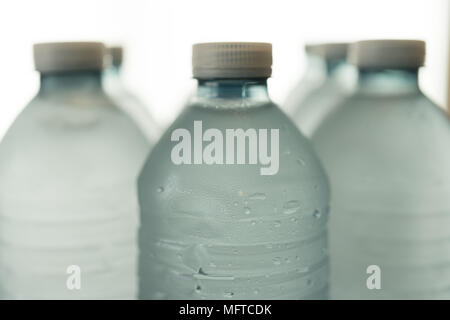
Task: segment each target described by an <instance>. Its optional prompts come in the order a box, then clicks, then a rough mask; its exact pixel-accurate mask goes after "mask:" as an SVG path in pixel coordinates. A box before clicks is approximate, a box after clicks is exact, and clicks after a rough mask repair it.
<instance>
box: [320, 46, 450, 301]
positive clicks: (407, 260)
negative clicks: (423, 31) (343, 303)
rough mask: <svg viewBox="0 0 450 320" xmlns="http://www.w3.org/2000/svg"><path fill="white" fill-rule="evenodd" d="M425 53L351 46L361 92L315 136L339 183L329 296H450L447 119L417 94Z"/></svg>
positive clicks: (418, 48)
mask: <svg viewBox="0 0 450 320" xmlns="http://www.w3.org/2000/svg"><path fill="white" fill-rule="evenodd" d="M424 55H425V44H424V42H422V41H412V40H403V41H402V40H377V41H362V42H358V43H356V44H354V45H352V46H351V49H350V60H351V61H352V62H353V63H354V64H355V65H356V66H358V68H359V84H358V89H357V91H356V92H355V94H354V95H352V96H351V97H350V98H349V99H348V100H347V101H346V102H345V103H343V104H342V105H340V106H339V107H338V108H337V109H336V110H335V111H334V112H333V113H332V114H331V115H329V116H328V117H327V118H326V119H325V120H324V121H323V123H321V124H320V126H319V127H318V129H317V131H316V132H315V133H314V135H313V142H314V145H315V148H316V150H317V152H318V153H319V155H320V157H321V159H322V161H323V162H324V164H325V168H326V169H327V172H328V174H329V175H330V179H331V187H332V201H331V208H332V210H331V218H330V226H329V234H330V259H331V297H332V298H337V299H345V298H351V299H409V298H411V299H434V298H436V299H438V298H439V299H440V298H446V299H447V298H450V290H449V287H450V264H449V262H450V256H449V255H448V254H447V253H448V249H449V242H448V239H449V237H450V214H449V210H450V197H449V194H450V170H445V169H444V170H443V168H447V167H448V164H449V163H450V143H449V141H450V123H449V120H448V118H447V117H446V115H445V113H444V112H443V110H441V109H440V108H439V107H437V106H436V105H434V104H433V103H432V102H431V101H430V100H429V99H428V98H426V97H425V96H424V95H423V94H422V92H421V91H420V89H419V86H418V69H419V68H420V67H421V66H422V65H423V61H424ZM371 266H372V267H371ZM373 266H374V267H373ZM378 268H379V269H378ZM378 281H380V282H378ZM378 285H381V289H378Z"/></svg>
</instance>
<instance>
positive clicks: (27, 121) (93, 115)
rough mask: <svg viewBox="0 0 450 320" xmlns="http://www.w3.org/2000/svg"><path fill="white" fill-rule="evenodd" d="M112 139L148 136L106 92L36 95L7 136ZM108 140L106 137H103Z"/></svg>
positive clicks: (57, 138)
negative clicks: (75, 94)
mask: <svg viewBox="0 0 450 320" xmlns="http://www.w3.org/2000/svg"><path fill="white" fill-rule="evenodd" d="M39 139H41V140H46V141H52V140H58V141H59V140H61V139H62V140H65V141H66V142H68V141H70V139H74V140H76V139H88V140H90V141H91V142H93V141H95V140H98V143H101V140H102V139H110V143H111V144H112V145H113V144H119V143H125V141H127V140H128V141H131V140H135V141H136V142H138V144H139V143H140V144H146V143H144V142H141V140H145V138H143V135H142V134H141V132H140V130H139V129H138V128H137V125H136V124H135V123H134V122H133V121H132V120H131V119H130V117H129V116H127V115H126V114H125V113H124V112H122V111H121V110H120V109H119V108H118V107H117V105H116V104H115V103H114V102H113V101H112V100H111V99H110V98H109V97H107V96H106V95H105V94H104V93H103V92H100V93H98V94H91V95H83V96H72V97H71V96H51V97H49V96H45V95H44V96H43V95H39V94H38V95H37V96H36V97H34V98H33V99H32V100H31V101H30V102H29V103H28V104H27V105H26V106H25V108H24V109H23V110H22V112H21V113H19V115H18V116H17V118H16V119H15V121H14V122H13V124H12V125H11V127H10V128H9V130H8V131H7V133H6V134H5V137H4V139H3V143H2V144H3V145H4V144H6V143H7V142H8V141H9V140H14V141H15V143H20V142H19V141H18V140H21V141H22V142H24V141H26V140H27V141H28V140H29V141H36V140H39ZM103 143H104V141H103Z"/></svg>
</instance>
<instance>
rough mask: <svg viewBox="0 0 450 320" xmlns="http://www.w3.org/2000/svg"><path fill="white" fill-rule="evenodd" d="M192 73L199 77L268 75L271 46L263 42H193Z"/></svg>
mask: <svg viewBox="0 0 450 320" xmlns="http://www.w3.org/2000/svg"><path fill="white" fill-rule="evenodd" d="M192 72H193V75H194V78H197V79H214V78H216V79H233V78H234V79H236V78H268V77H270V76H271V74H272V45H271V44H270V43H262V42H212V43H197V44H194V46H193V47H192Z"/></svg>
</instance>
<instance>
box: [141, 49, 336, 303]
mask: <svg viewBox="0 0 450 320" xmlns="http://www.w3.org/2000/svg"><path fill="white" fill-rule="evenodd" d="M271 62H272V50H271V45H270V44H267V43H239V42H238V43H233V42H232V43H205V44H196V45H194V47H193V73H194V78H196V79H197V80H198V90H197V95H196V96H195V97H194V98H193V101H191V103H190V104H189V105H188V106H187V108H186V109H185V110H184V111H183V113H182V114H181V115H180V116H179V117H178V119H177V120H176V121H175V122H174V123H173V124H172V125H171V127H170V128H169V130H168V131H167V132H166V133H165V134H164V135H163V137H162V138H161V140H160V141H159V143H158V144H157V145H156V146H155V148H154V149H153V152H152V153H151V155H150V157H149V159H148V161H147V163H146V165H145V166H144V169H143V171H142V173H141V175H140V177H139V180H138V189H139V190H138V193H139V203H140V206H141V227H140V233H139V241H140V261H139V268H140V269H139V270H140V271H139V276H140V281H139V282H140V298H144V299H307V298H311V299H313V298H316V299H321V298H326V297H327V293H328V290H327V286H328V253H327V250H326V248H327V237H326V223H327V217H328V200H329V195H328V182H327V178H326V176H325V174H324V172H323V169H322V166H321V164H320V163H319V161H318V159H317V157H316V156H315V153H314V151H313V150H312V147H311V145H310V143H309V141H308V140H307V139H306V138H304V137H303V136H302V135H301V133H300V132H299V131H298V129H297V128H296V127H295V125H294V124H293V123H292V122H291V121H290V120H289V119H288V118H287V116H286V115H285V114H284V113H283V112H282V111H281V110H280V109H279V108H278V107H277V106H276V105H274V104H273V103H272V102H271V101H270V99H269V96H268V93H267V83H266V80H267V78H268V77H269V76H270V74H271ZM210 129H211V130H210ZM238 129H242V130H245V131H242V135H241V136H240V137H241V138H243V139H244V140H243V144H244V146H245V147H248V148H245V149H242V148H240V147H239V142H236V143H237V144H238V145H237V149H236V150H235V147H236V146H234V147H233V146H232V145H231V143H230V141H235V139H233V140H230V141H227V140H226V138H225V136H226V134H227V132H228V133H230V132H231V133H233V132H235V131H234V130H238ZM180 130H181V131H182V132H184V134H189V135H190V136H192V138H193V140H194V141H195V142H193V144H192V147H193V148H194V149H193V150H192V151H191V150H190V149H189V148H186V149H184V151H183V153H182V156H183V157H185V158H184V160H185V161H184V162H182V163H180V162H178V160H177V159H175V160H174V158H173V155H174V153H175V154H177V155H180V154H181V152H180V153H178V152H177V151H176V150H177V149H176V147H177V146H178V144H177V142H176V141H177V140H178V133H179V132H180ZM264 130H267V131H264ZM202 132H204V134H203V135H202ZM244 132H245V133H248V135H249V136H248V139H245V135H244ZM251 132H253V133H254V135H252V134H251ZM263 132H265V133H266V136H264V134H263ZM275 132H278V134H279V135H278V138H279V139H278V140H276V136H277V135H276V134H275ZM208 133H209V134H212V133H214V138H212V137H211V136H209V135H208ZM222 135H223V136H222ZM221 136H222V137H223V139H221V138H220V137H221ZM258 136H259V138H257V137H258ZM269 137H270V138H269ZM274 137H275V140H274ZM202 138H203V139H204V142H203V143H202V142H201V140H202ZM185 139H186V141H185ZM255 139H257V140H258V142H257V143H258V144H259V147H258V150H259V151H258V152H259V158H258V159H259V160H260V162H256V160H257V159H256V158H257V157H256V153H255V152H256V149H253V148H254V147H255V144H253V143H254V142H255ZM267 140H270V142H269V144H270V147H268V145H267V144H264V143H267ZM178 141H182V142H183V143H185V142H188V141H189V142H188V143H189V144H190V140H189V139H188V137H187V136H186V138H183V139H182V140H178ZM211 141H214V142H213V144H215V146H216V148H215V152H211V153H209V152H208V150H210V151H211V149H210V148H211V146H212V145H211ZM236 141H238V140H237V139H236ZM240 141H241V143H242V139H241V140H240ZM246 141H247V143H246ZM178 143H180V142H178ZM224 144H225V146H224ZM250 145H252V146H253V147H251V148H250ZM241 147H242V145H241ZM277 147H278V148H277ZM202 148H204V149H203V152H202ZM227 148H228V149H227ZM268 148H270V150H271V151H270V152H269V153H270V154H271V155H272V156H273V160H274V161H273V162H272V163H271V165H270V166H272V165H273V164H274V163H275V162H276V160H275V159H276V155H278V157H279V164H278V168H277V170H275V169H274V166H273V167H272V169H273V170H272V171H271V172H268V171H265V170H264V169H269V165H261V161H262V160H264V157H263V156H262V155H264V154H266V153H265V152H264V150H265V151H268ZM230 150H234V151H236V154H234V152H233V151H230ZM185 152H186V153H185ZM208 154H214V156H217V158H215V161H216V162H215V163H213V162H212V161H211V159H210V158H209V157H208ZM191 156H192V157H193V158H194V160H193V161H194V162H191V163H192V164H188V163H189V162H190V161H191V160H192V159H191ZM243 156H245V159H244V160H245V161H242V158H241V157H243ZM235 157H237V158H236V159H239V158H240V159H241V161H239V160H236V162H234V160H235ZM252 157H255V158H254V160H255V162H250V159H251V158H252ZM237 161H239V163H242V164H237ZM200 162H202V164H200ZM176 163H180V164H176ZM194 163H197V164H194ZM210 163H213V164H210ZM221 163H222V164H221ZM231 163H235V164H231ZM264 163H266V164H268V162H267V161H265V160H264Z"/></svg>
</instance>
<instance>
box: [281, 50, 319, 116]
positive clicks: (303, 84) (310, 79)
mask: <svg viewBox="0 0 450 320" xmlns="http://www.w3.org/2000/svg"><path fill="white" fill-rule="evenodd" d="M321 47H322V45H321V44H306V45H305V54H306V70H305V72H304V74H303V76H302V77H301V79H300V80H299V82H298V83H297V84H296V85H295V86H294V87H293V89H292V90H291V91H290V93H289V95H288V96H287V98H286V100H285V101H284V103H283V105H282V108H283V110H285V111H286V112H287V113H288V114H289V115H293V114H294V113H295V112H296V111H297V109H298V105H299V103H300V102H301V101H303V99H304V98H305V97H306V96H307V95H308V94H309V93H310V92H311V91H313V90H315V89H316V88H318V87H320V85H321V84H322V83H323V82H324V81H325V79H326V74H327V72H326V63H325V60H324V59H323V55H322V54H321V52H322V51H323V50H322V49H321Z"/></svg>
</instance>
